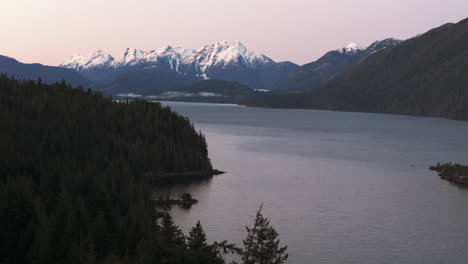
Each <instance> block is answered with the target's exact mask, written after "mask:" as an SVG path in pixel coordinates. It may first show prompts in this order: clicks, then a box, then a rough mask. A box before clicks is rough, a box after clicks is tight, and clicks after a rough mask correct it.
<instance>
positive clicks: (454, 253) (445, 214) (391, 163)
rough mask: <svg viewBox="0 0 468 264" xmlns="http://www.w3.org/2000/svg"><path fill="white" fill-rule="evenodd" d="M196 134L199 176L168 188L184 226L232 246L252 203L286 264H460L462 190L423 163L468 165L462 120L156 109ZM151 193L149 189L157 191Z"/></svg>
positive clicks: (466, 237) (467, 127)
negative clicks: (185, 205) (202, 178)
mask: <svg viewBox="0 0 468 264" xmlns="http://www.w3.org/2000/svg"><path fill="white" fill-rule="evenodd" d="M168 105H170V106H171V107H172V108H173V109H174V110H175V111H177V112H179V113H180V114H182V115H185V116H188V117H189V118H190V119H191V120H192V121H193V122H194V124H195V126H196V128H197V129H199V130H201V131H202V132H203V133H204V134H205V135H206V138H207V141H208V146H209V153H210V157H211V160H212V163H213V165H214V167H215V168H217V169H220V170H224V171H228V173H227V174H224V175H220V176H217V177H215V178H213V179H212V180H211V181H207V182H204V183H198V184H190V185H185V186H177V187H173V188H172V189H171V190H170V191H171V192H172V193H174V194H178V193H181V192H185V191H187V192H190V193H191V194H192V195H193V197H194V198H196V199H198V200H199V203H198V204H197V205H195V206H193V207H192V209H190V210H182V209H179V208H177V207H175V208H173V209H172V215H173V217H174V220H175V222H176V223H177V224H178V225H180V226H181V228H182V229H183V230H184V231H188V230H189V229H190V227H192V226H194V225H195V223H196V221H198V220H201V223H202V225H203V227H204V228H205V231H206V232H207V235H208V238H209V239H211V240H218V241H222V240H225V239H227V240H228V241H230V242H235V243H238V244H241V241H242V239H243V238H244V237H245V225H251V224H252V223H253V216H254V214H255V211H256V210H257V209H258V207H259V205H260V204H261V203H263V204H264V214H265V215H266V216H267V217H268V218H269V219H270V220H271V223H272V224H273V225H274V226H275V227H276V229H277V231H278V232H279V234H280V237H281V240H282V242H283V244H287V245H288V246H289V254H290V257H289V261H288V263H300V264H303V263H304V264H306V263H307V264H309V263H330V264H340V263H374V264H375V263H379V264H382V263H411V264H415V263H434V264H440V263H457V264H458V263H460V264H464V263H468V190H466V189H460V188H458V187H457V186H455V185H453V184H450V183H449V182H447V181H442V180H440V179H439V177H438V176H437V175H436V173H435V172H432V171H429V170H428V169H427V168H428V166H429V165H431V164H434V163H437V162H444V161H452V162H462V163H468V122H461V121H453V120H446V119H439V118H424V117H410V116H397V115H383V114H366V113H343V112H329V111H312V110H284V109H261V108H248V107H242V106H235V105H214V104H191V103H168ZM167 191H168V190H162V191H161V192H167Z"/></svg>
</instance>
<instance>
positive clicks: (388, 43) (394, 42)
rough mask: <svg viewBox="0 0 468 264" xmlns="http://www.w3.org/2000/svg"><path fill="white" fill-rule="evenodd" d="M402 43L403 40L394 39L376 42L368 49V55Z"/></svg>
mask: <svg viewBox="0 0 468 264" xmlns="http://www.w3.org/2000/svg"><path fill="white" fill-rule="evenodd" d="M402 42H403V40H399V39H394V38H388V39H384V40H381V41H376V42H374V43H372V44H371V45H370V46H369V47H367V49H366V53H367V54H369V55H370V54H372V53H375V52H377V51H380V50H383V49H386V48H388V47H393V46H396V45H399V44H400V43H402Z"/></svg>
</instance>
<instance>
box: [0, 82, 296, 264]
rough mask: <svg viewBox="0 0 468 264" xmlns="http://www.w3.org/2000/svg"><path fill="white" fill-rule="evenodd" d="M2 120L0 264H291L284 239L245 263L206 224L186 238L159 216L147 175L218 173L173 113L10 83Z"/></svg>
mask: <svg viewBox="0 0 468 264" xmlns="http://www.w3.org/2000/svg"><path fill="white" fill-rule="evenodd" d="M0 120H1V122H0V126H1V127H0V149H1V152H0V234H1V235H0V263H7V264H13V263H14V264H21V263H44V264H45V263H189V264H190V263H200V264H201V263H225V260H224V259H223V256H222V254H221V250H224V251H226V252H227V251H230V252H235V253H236V254H240V255H242V256H245V254H250V255H252V256H251V257H250V258H251V259H252V258H253V259H256V258H258V256H263V255H265V253H264V252H263V251H265V250H270V251H269V252H276V251H275V250H278V253H277V254H276V255H275V256H277V257H278V258H280V259H281V260H285V259H286V258H287V255H286V254H285V252H284V248H279V247H278V243H279V240H278V238H277V236H276V235H275V236H270V237H260V239H257V240H255V242H252V243H256V244H259V245H260V244H264V243H269V244H268V245H271V246H270V248H265V247H263V246H262V247H261V248H260V247H258V246H257V247H255V248H257V249H258V250H257V251H249V252H248V253H244V250H243V249H241V248H237V247H236V246H235V245H233V244H228V243H227V242H225V241H224V242H222V243H217V242H215V243H208V242H207V239H206V235H205V233H204V231H203V229H202V226H201V224H200V223H198V224H197V225H196V226H195V227H194V228H193V229H192V231H191V232H190V233H189V234H188V235H184V234H183V233H182V232H181V230H180V229H179V228H178V227H177V226H176V225H175V224H174V222H173V221H172V218H171V216H170V215H169V214H168V213H167V212H165V211H157V210H156V208H155V201H153V200H152V199H151V187H152V186H149V185H148V183H147V182H145V180H144V174H145V172H147V171H153V172H162V173H164V172H167V173H170V172H186V171H200V170H211V169H212V166H211V163H210V160H209V158H208V152H207V145H206V141H205V138H204V137H203V135H202V134H200V133H198V132H196V131H195V129H194V127H193V125H192V124H191V123H190V122H189V120H188V119H187V118H185V117H182V116H180V115H178V114H176V113H174V112H173V111H172V110H171V109H169V108H168V107H162V106H161V105H160V104H159V103H151V102H145V101H138V100H136V101H131V102H129V101H121V102H116V101H113V100H112V99H110V98H105V97H103V96H102V94H100V93H97V92H93V91H91V90H87V91H84V90H83V89H81V88H72V87H70V86H69V85H68V84H66V83H65V82H62V83H55V84H44V83H42V81H41V80H38V81H37V82H36V81H19V80H15V79H12V78H9V77H7V76H6V75H4V74H2V75H0ZM259 213H260V211H259ZM259 213H258V214H257V215H260V216H261V214H259ZM253 230H254V231H253V233H252V232H250V236H252V235H253V236H256V234H257V233H258V232H263V230H265V232H266V230H269V231H268V232H272V231H271V230H274V229H273V228H272V227H270V226H269V224H268V223H267V225H264V226H262V228H255V226H254V228H253ZM259 234H260V233H259ZM275 234H276V233H275ZM252 243H249V244H248V246H249V247H250V248H252V247H254V246H255V245H254V244H252ZM246 247H247V246H246ZM259 250H260V251H259ZM265 252H266V251H265ZM258 261H262V259H261V258H260V259H259V260H258ZM258 261H256V262H251V261H250V262H249V263H260V262H258ZM261 263H264V262H261ZM275 263H282V262H275Z"/></svg>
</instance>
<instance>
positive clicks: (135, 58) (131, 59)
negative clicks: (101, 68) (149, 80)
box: [112, 48, 148, 67]
mask: <svg viewBox="0 0 468 264" xmlns="http://www.w3.org/2000/svg"><path fill="white" fill-rule="evenodd" d="M147 53H148V52H146V51H144V50H139V49H134V48H127V49H125V51H124V52H123V53H122V54H121V55H120V56H119V57H117V59H115V60H114V61H113V62H112V66H113V67H122V66H127V65H135V64H137V63H138V62H139V60H140V59H141V58H143V56H145V55H146V54H147Z"/></svg>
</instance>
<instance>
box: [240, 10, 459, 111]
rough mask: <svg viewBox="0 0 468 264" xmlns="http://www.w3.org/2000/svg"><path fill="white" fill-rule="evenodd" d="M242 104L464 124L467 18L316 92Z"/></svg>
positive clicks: (391, 51)
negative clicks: (436, 118)
mask: <svg viewBox="0 0 468 264" xmlns="http://www.w3.org/2000/svg"><path fill="white" fill-rule="evenodd" d="M246 104H250V105H257V106H271V107H299V108H316V109H332V110H342V111H361V112H382V113H395V114H409V115H427V116H440V117H447V118H454V119H464V120H468V19H465V20H463V21H461V22H459V23H457V24H446V25H444V26H441V27H439V28H436V29H433V30H430V31H428V32H427V33H425V34H422V35H419V36H417V37H414V38H412V39H409V40H407V41H405V42H403V43H401V44H400V45H397V46H395V47H393V48H388V49H384V50H381V51H379V52H376V53H374V54H372V55H370V56H369V57H367V58H366V59H365V60H364V61H363V62H362V63H360V64H359V65H357V66H355V67H353V68H352V69H350V70H348V71H346V72H344V73H343V74H340V75H339V76H337V77H336V78H334V79H333V80H331V81H330V83H329V84H327V85H326V86H325V87H323V88H321V89H319V90H317V91H316V92H312V93H309V94H300V95H287V96H274V95H273V96H267V97H261V98H255V100H249V102H246Z"/></svg>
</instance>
